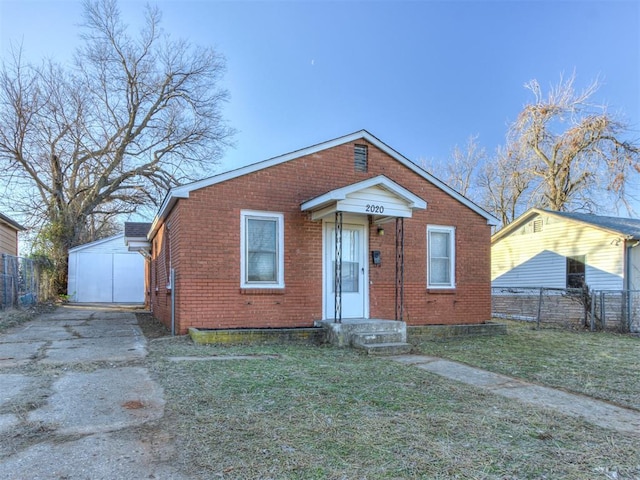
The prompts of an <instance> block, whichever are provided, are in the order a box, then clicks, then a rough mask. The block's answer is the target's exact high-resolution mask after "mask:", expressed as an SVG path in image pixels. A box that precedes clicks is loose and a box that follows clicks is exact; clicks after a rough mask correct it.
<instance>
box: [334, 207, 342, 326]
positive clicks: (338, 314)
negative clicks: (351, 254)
mask: <svg viewBox="0 0 640 480" xmlns="http://www.w3.org/2000/svg"><path fill="white" fill-rule="evenodd" d="M335 244H336V252H335V258H336V264H335V268H334V271H335V272H334V276H333V295H334V305H335V309H334V315H333V322H334V323H342V212H340V211H336V228H335Z"/></svg>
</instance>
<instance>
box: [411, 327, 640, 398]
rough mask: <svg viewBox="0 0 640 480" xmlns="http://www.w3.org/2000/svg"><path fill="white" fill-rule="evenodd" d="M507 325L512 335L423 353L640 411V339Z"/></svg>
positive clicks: (426, 348)
mask: <svg viewBox="0 0 640 480" xmlns="http://www.w3.org/2000/svg"><path fill="white" fill-rule="evenodd" d="M506 323H507V324H508V332H509V333H508V334H507V335H500V336H494V337H480V338H459V339H452V340H447V341H425V342H423V343H421V344H420V345H418V350H420V351H421V352H422V353H425V354H427V355H433V356H437V357H443V358H448V359H451V360H457V361H460V362H464V363H468V364H470V365H475V366H479V367H482V368H485V369H487V370H491V371H493V372H498V373H503V374H505V375H510V376H514V377H519V378H523V379H526V380H529V381H532V382H537V383H541V384H544V385H547V386H551V387H559V388H563V389H566V390H570V391H573V392H577V393H583V394H585V395H589V396H591V397H594V398H599V399H602V400H607V401H609V402H613V403H616V404H618V405H622V406H625V407H631V408H635V409H638V410H640V337H634V336H630V335H620V334H615V333H608V332H597V333H591V332H586V331H569V330H544V329H543V330H536V329H534V328H532V325H531V324H528V323H525V322H509V321H507V322H506Z"/></svg>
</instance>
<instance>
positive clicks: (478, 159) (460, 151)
mask: <svg viewBox="0 0 640 480" xmlns="http://www.w3.org/2000/svg"><path fill="white" fill-rule="evenodd" d="M486 158H487V154H486V151H485V149H484V148H483V147H481V146H480V145H479V144H478V135H471V136H470V137H469V138H468V139H467V144H466V145H465V146H464V147H463V148H461V147H460V146H458V145H455V146H454V147H453V150H452V151H451V157H450V158H449V159H448V160H447V161H445V162H436V161H434V160H432V161H431V162H429V161H427V160H422V161H421V165H422V167H423V168H424V169H426V170H428V171H430V172H432V173H433V174H434V175H435V176H436V177H438V178H439V179H441V180H442V181H444V182H445V183H446V184H447V185H448V186H450V187H451V188H453V189H454V190H456V191H457V192H459V193H461V194H462V195H464V196H465V197H470V198H473V197H477V195H478V192H476V191H475V190H476V188H477V185H478V178H477V177H478V172H479V171H480V169H481V167H482V165H483V164H484V162H485V161H486Z"/></svg>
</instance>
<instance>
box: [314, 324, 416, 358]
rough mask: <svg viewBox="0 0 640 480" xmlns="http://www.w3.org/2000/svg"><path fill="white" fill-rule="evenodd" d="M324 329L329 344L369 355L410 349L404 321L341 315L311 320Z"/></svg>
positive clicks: (398, 352)
mask: <svg viewBox="0 0 640 480" xmlns="http://www.w3.org/2000/svg"><path fill="white" fill-rule="evenodd" d="M314 323H315V325H316V326H317V327H322V328H323V329H324V331H325V334H326V336H325V338H326V341H327V342H328V343H330V344H331V345H334V346H336V347H353V348H357V349H360V350H364V351H365V352H366V353H367V354H369V355H402V354H406V353H409V352H410V351H411V345H410V344H409V343H407V324H406V323H405V322H401V321H396V320H382V319H373V318H343V319H342V321H341V322H340V323H337V322H336V321H335V320H333V319H327V320H318V321H316V322H314Z"/></svg>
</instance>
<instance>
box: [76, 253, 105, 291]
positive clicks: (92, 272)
mask: <svg viewBox="0 0 640 480" xmlns="http://www.w3.org/2000/svg"><path fill="white" fill-rule="evenodd" d="M112 257H113V255H112V254H111V253H78V267H77V273H76V275H77V277H76V279H77V280H76V286H77V289H78V291H77V292H76V298H77V301H78V302H111V301H113V259H112ZM69 293H70V294H71V295H73V292H69Z"/></svg>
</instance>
